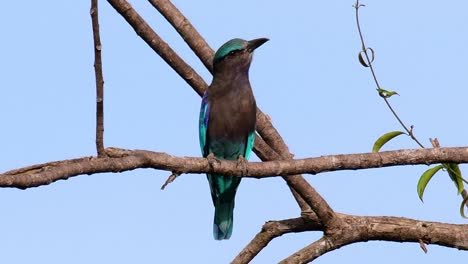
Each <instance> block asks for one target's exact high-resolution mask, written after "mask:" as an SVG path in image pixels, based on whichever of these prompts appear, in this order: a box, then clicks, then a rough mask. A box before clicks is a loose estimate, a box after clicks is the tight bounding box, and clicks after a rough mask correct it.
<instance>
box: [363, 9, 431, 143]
mask: <svg viewBox="0 0 468 264" xmlns="http://www.w3.org/2000/svg"><path fill="white" fill-rule="evenodd" d="M363 6H364V5H362V4H360V3H359V0H356V4H355V5H354V8H355V9H356V13H355V15H356V25H357V29H358V33H359V38H360V40H361V54H362V53H363V54H364V56H365V57H366V60H367V61H366V64H367V66H368V67H369V69H370V71H371V73H372V77H373V78H374V82H375V85H376V87H377V90H380V89H382V87H381V86H380V84H379V81H378V79H377V75H376V73H375V70H374V66H373V65H372V60H371V58H370V56H369V54H368V50H369V48H367V46H366V43H365V41H364V36H363V34H362V30H361V24H360V22H359V8H361V7H363ZM381 97H382V98H383V100H384V101H385V104H386V105H387V107H388V109H390V111H391V112H392V114H393V116H394V117H395V118H396V120H397V121H398V123H400V125H401V126H402V127H403V129H404V130H405V131H406V133H407V134H408V135H409V136H410V137H411V139H413V140H414V142H416V144H418V145H419V146H420V147H421V148H424V145H423V144H421V142H419V140H418V139H417V138H416V136H415V135H414V132H413V129H412V128H408V126H406V125H405V123H403V121H402V120H401V118H400V117H399V116H398V114H397V112H396V111H395V109H393V107H392V105H391V104H390V102H389V101H388V99H387V98H386V97H385V96H381Z"/></svg>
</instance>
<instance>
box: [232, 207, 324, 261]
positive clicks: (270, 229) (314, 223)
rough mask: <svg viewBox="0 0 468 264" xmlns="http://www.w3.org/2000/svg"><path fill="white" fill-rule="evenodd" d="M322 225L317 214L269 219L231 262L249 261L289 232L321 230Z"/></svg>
mask: <svg viewBox="0 0 468 264" xmlns="http://www.w3.org/2000/svg"><path fill="white" fill-rule="evenodd" d="M321 228H322V225H321V223H320V221H319V220H318V218H317V216H315V215H314V217H313V218H305V217H299V218H292V219H287V220H281V221H269V222H266V223H265V224H264V225H263V226H262V230H261V231H260V232H259V233H258V234H257V235H256V236H255V237H254V239H253V240H252V241H251V242H250V243H249V244H248V245H247V246H246V247H245V248H244V249H242V251H241V252H240V253H239V254H238V255H237V256H236V258H235V259H234V260H233V261H232V262H231V264H241V263H249V262H250V261H251V260H252V259H253V258H255V256H257V254H258V253H259V252H260V251H261V250H262V249H264V248H265V247H266V246H267V245H268V244H269V243H270V241H272V240H273V239H275V238H277V237H280V236H282V235H284V234H287V233H298V232H304V231H311V230H317V231H318V230H321Z"/></svg>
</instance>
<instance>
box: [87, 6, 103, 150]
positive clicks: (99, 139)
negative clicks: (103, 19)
mask: <svg viewBox="0 0 468 264" xmlns="http://www.w3.org/2000/svg"><path fill="white" fill-rule="evenodd" d="M90 14H91V21H92V26H93V40H94V74H95V75H96V150H97V154H98V156H99V157H101V156H103V155H105V152H104V77H103V74H102V59H101V48H102V46H101V37H100V34H99V14H98V0H91V9H90Z"/></svg>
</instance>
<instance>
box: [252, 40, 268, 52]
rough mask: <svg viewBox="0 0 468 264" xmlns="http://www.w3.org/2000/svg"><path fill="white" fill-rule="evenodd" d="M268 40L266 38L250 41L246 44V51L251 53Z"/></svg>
mask: <svg viewBox="0 0 468 264" xmlns="http://www.w3.org/2000/svg"><path fill="white" fill-rule="evenodd" d="M268 40H269V39H267V38H258V39H252V40H251V41H249V42H248V44H247V49H248V50H249V51H250V52H252V51H254V50H255V49H256V48H258V47H260V46H261V45H263V44H264V43H265V42H267V41H268Z"/></svg>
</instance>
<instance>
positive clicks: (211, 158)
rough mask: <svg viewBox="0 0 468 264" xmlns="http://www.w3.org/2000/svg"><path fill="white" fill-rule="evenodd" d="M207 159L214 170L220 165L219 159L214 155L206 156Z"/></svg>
mask: <svg viewBox="0 0 468 264" xmlns="http://www.w3.org/2000/svg"><path fill="white" fill-rule="evenodd" d="M206 159H207V160H208V164H210V167H211V168H213V167H214V165H215V163H219V159H218V158H216V157H215V155H214V154H213V153H210V154H209V155H208V156H206Z"/></svg>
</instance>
